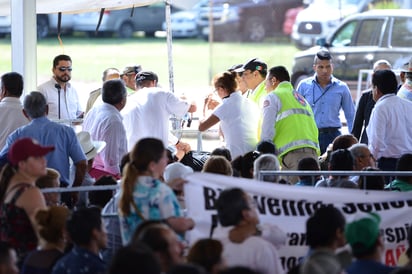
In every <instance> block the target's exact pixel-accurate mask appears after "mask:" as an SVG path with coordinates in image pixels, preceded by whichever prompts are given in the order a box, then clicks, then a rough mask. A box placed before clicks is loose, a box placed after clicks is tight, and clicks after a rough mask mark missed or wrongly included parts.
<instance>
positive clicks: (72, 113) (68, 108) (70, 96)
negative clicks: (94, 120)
mask: <svg viewBox="0 0 412 274" xmlns="http://www.w3.org/2000/svg"><path fill="white" fill-rule="evenodd" d="M56 84H57V82H56V80H55V79H54V78H51V79H50V80H49V81H47V82H45V83H43V84H41V85H40V86H38V87H37V89H38V90H39V91H40V92H41V93H43V95H44V96H45V97H46V101H47V104H48V105H49V114H48V118H49V119H51V120H56V119H59V92H58V90H57V88H56V87H55V85H56ZM82 112H83V111H82V109H81V106H80V101H79V97H78V95H77V91H76V89H75V88H74V87H73V86H72V85H71V84H70V83H69V82H67V83H66V89H61V90H60V119H62V120H66V119H76V118H77V116H78V115H80V114H81V113H82Z"/></svg>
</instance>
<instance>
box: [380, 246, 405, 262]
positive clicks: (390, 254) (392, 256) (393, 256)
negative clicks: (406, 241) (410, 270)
mask: <svg viewBox="0 0 412 274" xmlns="http://www.w3.org/2000/svg"><path fill="white" fill-rule="evenodd" d="M405 250H406V247H405V245H403V244H401V245H398V246H397V247H396V248H395V249H387V250H386V252H385V264H386V265H389V266H397V264H398V260H399V257H400V256H401V255H402V254H403V253H404V252H405Z"/></svg>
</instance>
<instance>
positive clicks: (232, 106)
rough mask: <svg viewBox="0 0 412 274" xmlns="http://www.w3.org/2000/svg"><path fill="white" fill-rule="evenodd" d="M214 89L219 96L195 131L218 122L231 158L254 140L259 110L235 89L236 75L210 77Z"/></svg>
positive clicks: (253, 142)
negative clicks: (217, 104) (218, 100)
mask: <svg viewBox="0 0 412 274" xmlns="http://www.w3.org/2000/svg"><path fill="white" fill-rule="evenodd" d="M213 85H214V87H215V92H217V94H218V95H219V97H220V98H221V99H222V103H221V104H220V105H219V106H218V107H216V109H215V110H214V111H213V113H212V114H211V115H210V116H209V117H208V118H206V119H205V120H203V121H200V123H199V131H205V130H207V129H209V128H210V127H212V126H214V125H215V124H217V123H218V122H220V129H221V131H222V134H223V136H224V138H225V142H226V147H227V148H228V149H229V150H230V153H231V155H232V159H235V158H236V157H238V156H240V155H243V154H245V153H246V152H248V151H251V150H254V149H255V147H256V144H257V142H258V124H259V114H260V110H259V108H258V107H257V105H256V104H254V103H253V102H252V101H250V100H249V99H247V98H245V97H243V96H242V94H241V92H240V91H236V90H237V82H236V76H234V75H233V74H232V73H230V72H224V73H222V74H218V75H216V76H215V77H214V78H213Z"/></svg>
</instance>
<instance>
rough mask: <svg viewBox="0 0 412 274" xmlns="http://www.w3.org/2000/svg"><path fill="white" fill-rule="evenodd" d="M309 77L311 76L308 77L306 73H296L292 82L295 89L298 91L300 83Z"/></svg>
mask: <svg viewBox="0 0 412 274" xmlns="http://www.w3.org/2000/svg"><path fill="white" fill-rule="evenodd" d="M308 77H309V75H307V74H306V73H304V72H296V73H294V74H292V79H291V82H292V85H293V87H294V88H295V89H296V88H297V87H298V85H299V83H300V81H302V80H303V79H306V78H308Z"/></svg>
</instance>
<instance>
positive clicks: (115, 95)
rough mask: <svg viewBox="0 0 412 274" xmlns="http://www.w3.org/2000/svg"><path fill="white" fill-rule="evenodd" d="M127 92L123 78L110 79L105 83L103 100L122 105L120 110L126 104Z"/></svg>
mask: <svg viewBox="0 0 412 274" xmlns="http://www.w3.org/2000/svg"><path fill="white" fill-rule="evenodd" d="M126 97H127V92H126V88H125V86H124V84H123V83H122V81H121V80H108V81H106V82H104V83H103V87H102V100H103V102H105V103H107V104H110V105H113V106H117V105H122V107H121V108H120V110H121V109H122V108H123V107H124V105H125V104H126Z"/></svg>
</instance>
